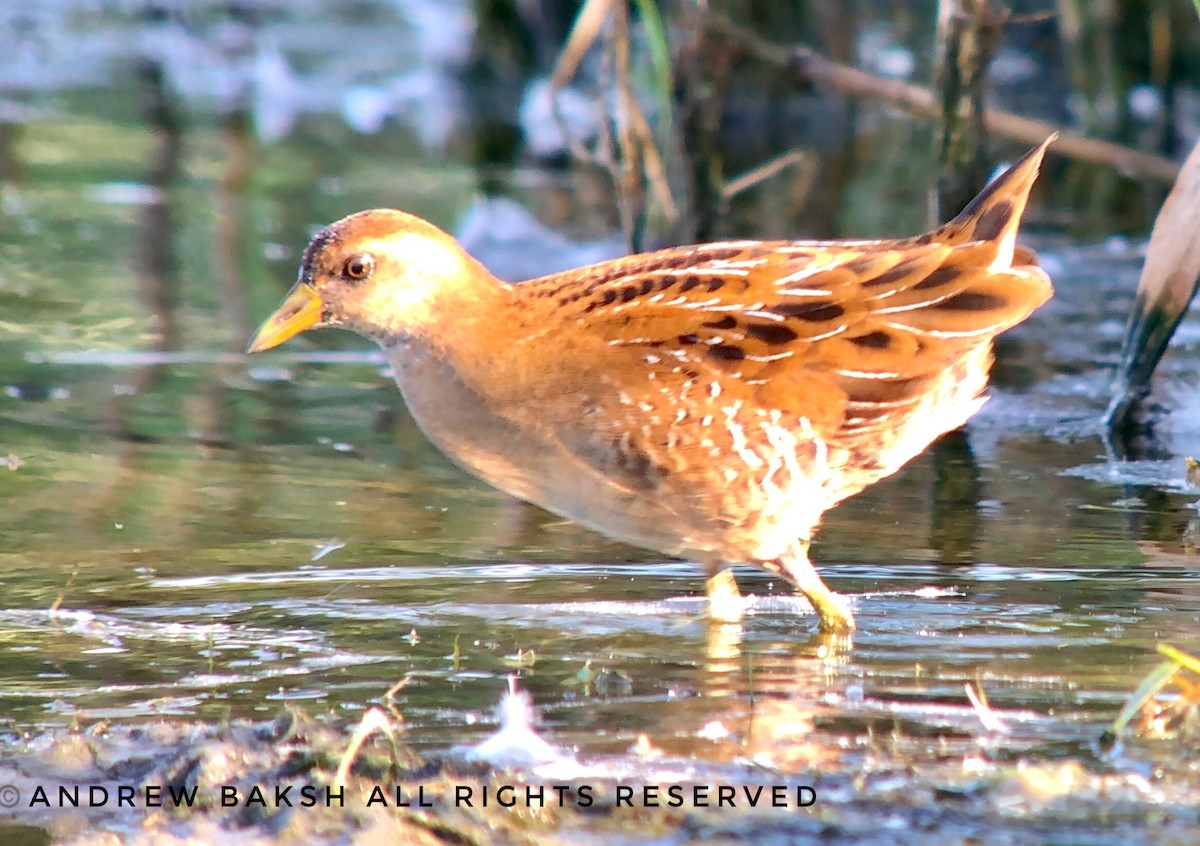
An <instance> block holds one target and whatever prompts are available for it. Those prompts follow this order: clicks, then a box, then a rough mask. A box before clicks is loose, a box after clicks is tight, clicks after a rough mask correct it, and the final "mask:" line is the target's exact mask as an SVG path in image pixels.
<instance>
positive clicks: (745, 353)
mask: <svg viewBox="0 0 1200 846" xmlns="http://www.w3.org/2000/svg"><path fill="white" fill-rule="evenodd" d="M1050 140H1052V139H1049V140H1047V141H1046V142H1045V143H1044V144H1042V145H1040V146H1039V147H1036V148H1035V149H1033V150H1031V151H1030V152H1028V153H1027V154H1026V155H1025V156H1024V157H1023V158H1022V159H1020V160H1019V161H1018V162H1017V163H1016V164H1015V165H1013V166H1012V167H1011V168H1010V169H1009V170H1008V171H1007V172H1006V173H1004V174H1003V175H1002V176H1000V177H998V178H997V179H996V180H995V181H994V182H992V184H991V185H989V186H988V187H987V188H986V189H984V191H983V192H982V193H981V194H980V195H979V196H978V197H976V198H975V200H973V201H972V202H971V204H970V205H969V206H967V208H966V209H965V210H964V211H963V212H962V213H961V214H960V215H959V216H958V217H956V218H955V219H954V220H953V221H951V222H950V223H948V224H946V225H945V226H943V227H941V228H940V229H936V230H934V231H932V232H929V233H928V234H925V235H921V236H919V237H916V238H909V239H904V240H894V241H828V242H814V241H725V242H719V243H712V244H700V245H696V246H688V247H675V248H671V249H666V250H660V251H658V252H653V253H646V254H642V255H632V256H627V257H625V258H621V259H616V260H614V261H606V262H602V263H600V264H595V265H592V266H590V267H583V268H580V269H578V270H571V271H567V272H564V273H558V274H555V275H553V276H546V277H543V278H540V279H533V280H530V281H527V282H522V283H520V284H517V285H508V284H505V283H503V282H500V281H499V280H497V279H496V278H495V277H493V276H492V275H491V274H490V273H489V272H488V271H487V270H485V269H484V268H483V266H482V265H480V264H479V263H478V262H477V261H475V260H474V259H473V258H471V256H469V255H467V253H466V252H464V251H463V250H462V248H460V247H459V246H458V244H457V243H456V242H455V241H454V239H453V238H451V237H450V236H449V235H447V234H446V233H445V232H442V231H441V230H440V229H438V228H436V227H435V226H433V225H432V224H430V223H427V222H426V221H424V220H422V219H420V218H417V217H413V216H412V215H409V214H405V213H404V212H399V211H392V210H387V209H377V210H374V211H364V212H360V213H358V214H354V215H351V216H349V217H347V218H344V219H342V220H340V221H338V222H336V223H334V224H331V225H330V226H328V227H326V228H325V229H323V230H321V231H320V232H319V233H317V235H316V236H315V237H314V238H313V240H312V242H311V243H310V244H309V245H308V248H307V250H306V251H305V253H304V260H303V264H302V266H301V268H300V273H299V278H298V280H297V282H296V285H295V287H294V288H293V289H292V291H291V293H289V294H288V296H287V298H286V299H285V300H284V302H283V303H282V304H281V305H280V306H279V309H278V310H277V311H276V312H275V313H274V314H272V315H271V316H270V317H268V318H267V320H266V321H265V322H264V323H263V325H262V326H261V327H260V329H259V330H258V333H257V334H256V335H255V337H254V339H253V341H251V343H250V348H249V349H250V352H258V351H260V350H265V349H269V348H271V347H274V346H276V345H277V344H280V343H282V342H283V341H285V340H287V339H288V338H291V337H292V336H294V335H296V334H298V333H299V332H303V331H304V330H306V329H312V328H315V327H322V326H339V327H342V328H345V329H350V330H352V331H355V332H358V333H359V334H361V335H365V336H366V337H368V338H371V339H372V340H374V341H376V342H377V343H378V344H379V345H380V346H381V347H382V348H383V350H384V352H385V354H386V355H387V357H388V359H389V361H390V362H391V364H392V367H393V369H394V371H395V376H396V381H397V383H398V384H399V386H400V390H401V391H402V392H403V394H404V398H405V401H406V402H407V404H408V407H409V409H410V410H411V412H412V414H413V416H414V417H415V418H416V420H417V422H418V423H419V424H420V426H421V428H422V429H423V431H424V432H425V434H426V435H427V436H428V437H429V439H430V440H431V441H433V442H434V443H435V444H436V445H437V446H438V447H439V448H441V450H442V451H443V452H445V453H446V454H447V455H448V456H450V457H451V458H452V459H454V460H455V461H457V462H458V463H459V464H461V465H462V466H463V467H465V468H466V469H467V470H469V471H470V472H472V473H474V474H475V475H477V476H479V477H481V478H482V479H484V480H486V481H488V482H490V483H491V484H493V485H495V486H496V487H498V488H500V489H501V490H503V491H506V492H508V493H509V494H511V495H513V496H516V497H519V498H521V499H524V500H528V501H530V502H533V503H536V504H538V505H540V506H542V507H543V508H546V509H549V510H550V511H553V512H555V513H557V514H560V515H562V516H564V517H568V518H570V519H573V520H576V521H578V522H580V523H582V524H584V525H586V526H590V527H592V528H593V529H597V530H599V531H601V532H604V533H605V534H608V535H611V536H612V537H615V538H618V539H620V540H624V541H628V542H631V543H634V544H637V545H640V546H644V547H649V548H651V549H656V550H659V551H662V552H664V553H666V554H669V555H674V556H680V557H687V558H690V559H693V560H697V561H700V562H703V563H704V564H705V566H706V568H707V573H708V576H709V580H708V588H709V596H710V600H711V602H710V611H711V613H713V615H714V616H716V617H718V618H728V617H730V616H735V615H736V612H737V610H738V608H740V602H738V601H737V600H738V598H737V593H736V586H735V585H734V584H733V582H732V579H731V578H730V576H729V573H728V571H727V570H726V569H725V568H726V567H727V566H728V565H730V564H753V565H757V566H759V567H762V568H764V569H766V570H768V571H770V572H772V573H775V574H777V575H779V576H781V577H783V578H785V579H787V580H788V581H790V582H791V583H792V584H793V585H794V586H795V587H796V589H797V590H799V591H800V592H801V593H803V594H804V596H806V597H807V598H808V599H809V600H810V601H811V602H812V604H813V606H814V608H815V609H816V611H817V614H818V617H819V625H820V628H821V630H823V631H827V632H834V633H846V632H849V631H851V630H852V629H853V628H854V618H853V616H852V614H851V612H850V608H849V606H848V604H847V603H846V601H845V600H844V599H843V597H841V596H839V595H838V594H836V593H834V592H833V591H831V590H829V588H827V587H826V586H825V584H824V583H823V582H822V581H821V578H820V576H818V575H817V572H816V570H815V569H813V566H812V564H811V563H810V562H809V560H808V542H809V538H810V537H811V535H812V532H813V530H814V529H815V528H816V526H817V523H818V522H819V521H820V518H821V515H822V514H823V513H824V512H825V510H826V509H828V508H830V507H831V506H833V505H835V504H837V503H838V502H840V501H841V500H843V499H845V498H846V497H848V496H850V495H852V494H854V493H856V492H857V491H859V490H861V489H862V488H864V487H865V486H867V485H869V484H871V483H872V482H875V481H877V480H879V479H881V478H883V477H885V476H888V475H889V474H891V473H894V472H895V471H896V470H898V469H899V468H900V467H901V466H902V465H903V464H904V463H905V462H907V461H908V460H909V459H910V458H912V457H913V456H915V455H917V454H918V453H919V452H921V451H922V450H923V449H925V447H926V446H928V445H929V443H930V442H931V441H932V440H933V439H934V438H936V437H937V436H938V435H941V434H942V433H944V432H946V431H948V430H951V429H954V428H956V427H958V426H961V425H962V424H963V423H964V422H965V421H966V420H967V418H969V417H970V416H971V415H972V414H973V413H974V412H975V410H976V409H978V408H979V406H980V405H981V403H982V402H983V399H982V398H981V393H982V391H983V390H984V388H985V386H986V384H987V377H988V369H989V367H990V365H991V360H992V339H993V337H994V336H995V335H996V334H997V333H999V332H1002V331H1004V330H1005V329H1007V328H1009V327H1010V326H1013V325H1014V324H1016V323H1019V322H1020V321H1022V320H1023V319H1025V317H1027V316H1028V315H1029V314H1030V312H1032V311H1033V310H1034V309H1035V308H1037V307H1038V306H1039V305H1041V304H1042V303H1043V302H1044V301H1045V300H1046V299H1047V298H1048V297H1049V296H1050V292H1051V286H1050V280H1049V278H1048V277H1047V276H1046V274H1045V273H1044V272H1043V271H1042V270H1041V269H1040V268H1038V267H1037V265H1036V260H1035V258H1034V257H1033V255H1032V253H1030V252H1028V251H1026V250H1023V249H1021V248H1019V247H1017V246H1016V236H1017V228H1018V226H1019V224H1020V220H1021V215H1022V213H1023V212H1024V210H1025V204H1026V200H1027V198H1028V196H1029V190H1030V188H1031V186H1032V185H1033V182H1034V180H1035V179H1036V177H1037V173H1038V168H1039V165H1040V163H1041V160H1042V156H1043V154H1044V153H1045V150H1046V147H1047V146H1048V145H1049V143H1050Z"/></svg>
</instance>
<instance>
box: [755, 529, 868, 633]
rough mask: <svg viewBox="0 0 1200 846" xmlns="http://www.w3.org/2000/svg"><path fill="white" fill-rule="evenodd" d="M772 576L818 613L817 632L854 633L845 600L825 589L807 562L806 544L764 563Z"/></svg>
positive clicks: (851, 615) (850, 615)
mask: <svg viewBox="0 0 1200 846" xmlns="http://www.w3.org/2000/svg"><path fill="white" fill-rule="evenodd" d="M763 566H764V567H766V568H767V569H768V570H770V571H771V572H773V573H778V574H779V575H780V576H782V577H784V578H785V579H787V580H788V581H789V582H791V583H792V584H793V585H795V587H796V590H798V591H800V593H802V594H804V598H805V599H807V600H808V601H809V602H811V603H812V606H813V608H814V609H815V610H816V612H817V628H818V629H819V630H820V631H821V632H824V633H828V634H837V635H846V634H850V632H852V631H854V628H855V626H854V615H853V614H852V613H851V612H850V603H849V602H847V601H846V598H845V597H844V596H841V595H840V594H836V593H834V592H833V591H831V590H830V589H829V588H828V587H826V586H825V583H824V582H823V581H821V577H820V576H819V575H818V574H817V571H816V568H814V567H813V565H812V562H810V561H809V560H808V544H807V543H804V544H797V545H796V546H795V547H793V548H792V550H791V552H790V553H789V554H788V555H786V556H783V557H781V558H776V559H775V560H774V561H766V562H764V563H763Z"/></svg>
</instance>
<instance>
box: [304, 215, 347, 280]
mask: <svg viewBox="0 0 1200 846" xmlns="http://www.w3.org/2000/svg"><path fill="white" fill-rule="evenodd" d="M338 240H339V239H338V234H337V230H336V229H334V227H332V226H326V227H325V228H324V229H322V230H321V231H320V232H318V233H317V234H316V235H314V236H313V237H312V240H311V241H309V242H308V246H307V247H305V248H304V257H303V258H302V259H301V260H300V273H299V275H298V276H297V279H298V281H300V282H304V283H306V284H308V285H309V286H310V287H316V286H315V285H314V284H313V282H314V276H315V274H316V270H317V269H316V258H317V255H318V254H319V253H321V252H323V251H324V250H325V248H326V247H328V246H330V245H331V244H336V243H337V242H338Z"/></svg>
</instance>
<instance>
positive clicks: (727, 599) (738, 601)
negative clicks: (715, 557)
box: [704, 569, 746, 625]
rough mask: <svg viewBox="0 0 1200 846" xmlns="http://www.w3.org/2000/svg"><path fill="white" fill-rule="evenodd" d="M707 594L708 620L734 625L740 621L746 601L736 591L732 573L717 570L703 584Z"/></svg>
mask: <svg viewBox="0 0 1200 846" xmlns="http://www.w3.org/2000/svg"><path fill="white" fill-rule="evenodd" d="M704 587H705V591H706V592H707V593H708V619H709V620H711V621H712V622H714V623H723V624H731V625H736V624H738V623H740V622H741V621H742V614H743V613H744V612H745V610H746V599H745V597H743V596H742V594H741V592H740V591H739V590H738V586H737V581H736V580H735V579H734V578H733V572H732V571H730V570H728V569H725V570H718V571H717V572H716V573H713V574H712V575H711V576H709V577H708V581H707V582H705V584H704Z"/></svg>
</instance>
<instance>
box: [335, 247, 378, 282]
mask: <svg viewBox="0 0 1200 846" xmlns="http://www.w3.org/2000/svg"><path fill="white" fill-rule="evenodd" d="M374 270H375V257H374V256H372V255H371V254H370V253H357V254H355V255H352V256H350V258H348V259H346V263H345V264H344V265H342V275H343V276H345V277H346V278H347V279H349V280H350V281H351V282H362V281H363V280H364V279H366V278H367V277H369V276H370V275H371V273H372V272H373V271H374Z"/></svg>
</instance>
